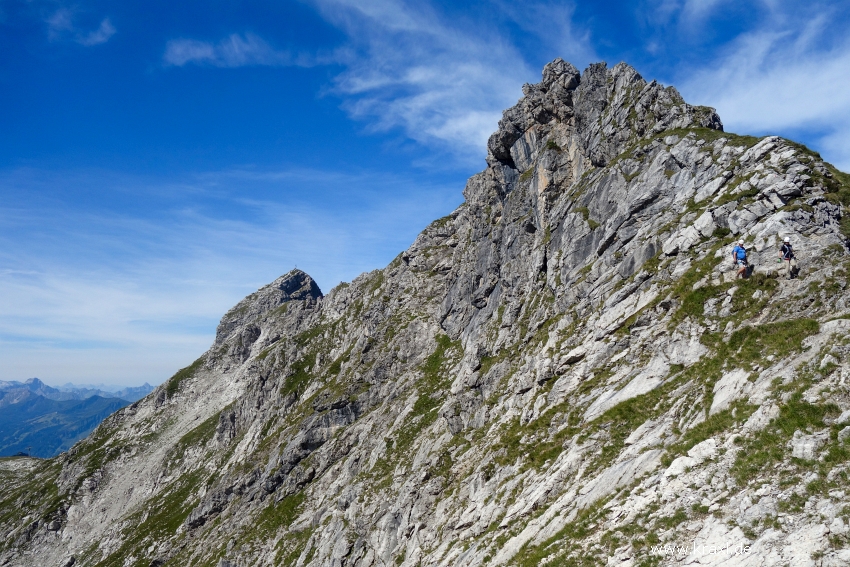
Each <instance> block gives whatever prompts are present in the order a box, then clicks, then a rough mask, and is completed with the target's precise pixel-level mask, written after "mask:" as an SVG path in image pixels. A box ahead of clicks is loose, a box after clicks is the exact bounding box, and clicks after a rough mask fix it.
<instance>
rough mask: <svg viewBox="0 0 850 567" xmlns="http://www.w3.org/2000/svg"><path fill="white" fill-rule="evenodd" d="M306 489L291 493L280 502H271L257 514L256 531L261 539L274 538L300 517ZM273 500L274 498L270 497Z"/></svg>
mask: <svg viewBox="0 0 850 567" xmlns="http://www.w3.org/2000/svg"><path fill="white" fill-rule="evenodd" d="M304 498H305V496H304V491H300V492H296V493H295V494H290V495H289V496H287V497H286V498H284V499H283V500H281V501H280V502H277V503H275V502H270V503H269V505H268V506H266V507H265V508H263V509H262V510H261V511H260V513H259V514H258V515H257V519H256V521H255V524H254V525H255V533H256V535H257V536H259V537H258V539H260V540H269V539H272V538H274V536H275V534H277V532H278V531H279V530H280V529H281V528H288V527H289V526H291V525H292V522H294V521H295V519H296V518H298V514H299V513H300V511H301V506H302V504H304ZM270 500H273V499H270Z"/></svg>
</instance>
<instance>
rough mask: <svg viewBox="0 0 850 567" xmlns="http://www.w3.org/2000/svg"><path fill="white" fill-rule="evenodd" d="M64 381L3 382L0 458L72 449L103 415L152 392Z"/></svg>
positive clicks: (148, 388)
mask: <svg viewBox="0 0 850 567" xmlns="http://www.w3.org/2000/svg"><path fill="white" fill-rule="evenodd" d="M87 386H90V385H86V387H80V386H75V385H74V384H66V385H64V386H61V387H59V388H54V387H52V386H48V385H47V384H45V383H44V382H42V381H41V380H39V379H38V378H30V379H29V380H27V381H26V382H18V381H9V382H6V381H2V380H0V456H9V455H15V454H17V453H27V454H29V455H32V456H34V457H41V458H49V457H53V456H56V455H58V454H59V453H61V452H62V451H65V450H67V449H69V448H70V447H71V446H72V445H73V444H74V443H76V442H77V441H78V440H80V439H82V438H83V437H85V436H86V435H88V434H89V433H90V432H91V431H92V430H93V429H94V428H95V427H97V425H98V424H99V423H100V422H101V421H103V419H104V418H105V417H107V416H108V415H110V414H111V413H113V412H115V411H117V410H118V409H120V408H122V407H124V406H126V405H128V404H130V403H132V402H135V401H136V400H139V399H141V398H143V397H145V396H146V395H147V394H148V393H150V392H151V391H152V390H153V387H152V386H151V385H150V384H148V383H145V384H144V385H143V386H139V387H135V388H122V389H120V390H114V391H110V390H105V389H102V388H104V387H105V386H103V385H102V384H101V385H98V386H99V387H87Z"/></svg>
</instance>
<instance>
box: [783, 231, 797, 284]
mask: <svg viewBox="0 0 850 567" xmlns="http://www.w3.org/2000/svg"><path fill="white" fill-rule="evenodd" d="M779 259H780V260H782V261H783V262H785V275H786V276H787V277H788V279H789V280H790V279H791V278H793V277H794V272H795V271H796V268H797V258H795V257H794V248H792V247H791V239H790V238H789V237H787V236H786V237H785V241H784V242H783V243H782V247H781V248H780V249H779Z"/></svg>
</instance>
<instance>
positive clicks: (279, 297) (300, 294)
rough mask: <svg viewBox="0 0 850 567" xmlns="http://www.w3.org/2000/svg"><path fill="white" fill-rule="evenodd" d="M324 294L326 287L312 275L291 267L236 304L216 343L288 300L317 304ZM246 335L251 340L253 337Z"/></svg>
mask: <svg viewBox="0 0 850 567" xmlns="http://www.w3.org/2000/svg"><path fill="white" fill-rule="evenodd" d="M322 297H323V295H322V290H321V289H319V285H318V284H317V283H316V281H315V280H314V279H313V278H312V277H310V276H309V275H308V274H307V273H306V272H304V271H302V270H299V269H298V268H295V269H293V270H290V271H289V272H287V273H285V274H283V275H282V276H280V277H279V278H277V279H276V280H274V281H273V282H271V283H270V284H267V285H265V286H263V287H261V288H260V289H258V290H257V291H255V292H254V293H252V294H251V295H249V296H248V297H246V298H245V299H243V300H242V301H240V302H239V303H237V304H236V305H235V306H233V307H232V308H231V309H230V310H229V311H228V312H227V313H226V314H225V315H224V317H222V319H221V322H220V323H219V324H218V328H217V329H216V339H215V340H216V344H221V343H222V342H223V341H224V340H226V339H227V337H228V336H230V333H231V332H233V331H234V330H235V329H237V328H241V327H243V326H244V325H245V324H246V322H248V321H250V320H253V319H257V318H259V317H262V316H263V315H265V314H267V313H268V312H270V311H271V310H273V309H276V308H278V307H280V306H281V305H283V304H284V303H287V302H290V301H303V302H305V304H307V305H309V306H313V305H315V304H316V302H318V301H319V300H321V299H322ZM249 334H250V333H249ZM246 338H247V340H248V341H250V337H246ZM250 342H252V341H250Z"/></svg>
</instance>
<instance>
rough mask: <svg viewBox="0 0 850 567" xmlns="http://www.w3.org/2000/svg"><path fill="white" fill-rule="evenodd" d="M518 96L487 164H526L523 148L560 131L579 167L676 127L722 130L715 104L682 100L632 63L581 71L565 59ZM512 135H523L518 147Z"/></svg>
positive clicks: (546, 69)
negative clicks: (577, 159) (650, 78)
mask: <svg viewBox="0 0 850 567" xmlns="http://www.w3.org/2000/svg"><path fill="white" fill-rule="evenodd" d="M523 95H524V96H523V97H522V98H521V99H520V100H519V102H518V103H517V104H516V105H514V106H513V107H511V108H509V109H507V110H506V111H505V112H504V113H503V115H502V119H501V120H500V121H499V128H498V130H497V131H496V132H495V133H494V134H493V135H492V136H490V139H489V140H488V143H487V149H488V157H487V161H488V163H490V164H495V163H502V164H504V165H507V166H509V167H512V168H515V169H516V168H518V169H520V170H524V169H525V167H524V166H527V165H528V162H529V159H528V158H529V156H528V155H527V154H528V151H527V150H528V148H529V147H530V146H533V145H535V143H536V141H537V140H539V139H544V138H546V137H550V138H557V140H558V142H556V143H557V144H558V146H559V147H561V148H563V149H565V150H566V149H569V150H570V151H571V152H572V153H574V154H576V155H577V156H580V159H579V161H580V162H586V163H578V164H577V168H578V169H580V170H582V171H584V170H586V169H587V167H588V166H591V165H592V166H604V165H605V164H606V163H608V161H610V160H611V159H612V158H614V157H615V156H617V155H619V154H620V153H622V152H623V151H624V150H625V149H626V148H627V147H628V146H629V145H630V144H633V143H634V142H636V141H637V140H639V139H641V138H644V137H646V136H651V135H654V134H657V133H659V132H663V131H664V130H670V129H674V128H689V127H702V128H711V129H714V130H723V124H722V122H721V121H720V117H719V116H718V115H717V113H716V112H715V110H714V109H713V108H709V107H704V106H692V105H689V104H687V103H686V102H685V101H684V100H683V99H682V96H681V95H680V94H679V92H678V91H677V90H676V89H675V88H673V87H664V86H663V85H661V84H659V83H657V82H655V81H652V82H649V83H647V82H646V80H644V79H643V77H641V76H640V74H639V73H638V72H637V71H636V70H635V69H634V68H633V67H631V66H630V65H627V64H626V63H618V64H617V65H615V66H614V67H613V68H608V65H607V64H606V63H604V62H601V63H593V64H591V65H589V66H588V67H587V69H585V71H584V73H582V74H579V72H578V70H577V69H576V68H575V66H573V65H572V64H570V63H567V62H566V61H564V60H563V59H560V58H559V59H555V60H554V61H552V62H551V63H549V64H547V65H546V66H545V67H544V69H543V80H542V81H541V82H540V83H537V84H534V85H531V84H526V85H524V86H523ZM517 142H522V143H521V144H520V146H519V147H516V148H515V145H516V144H517Z"/></svg>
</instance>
